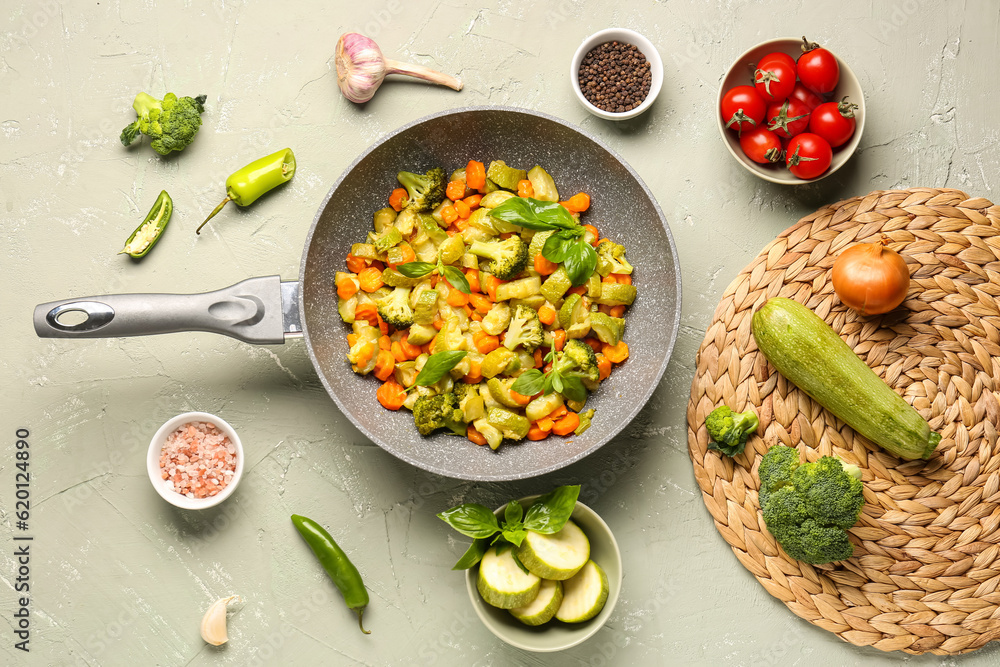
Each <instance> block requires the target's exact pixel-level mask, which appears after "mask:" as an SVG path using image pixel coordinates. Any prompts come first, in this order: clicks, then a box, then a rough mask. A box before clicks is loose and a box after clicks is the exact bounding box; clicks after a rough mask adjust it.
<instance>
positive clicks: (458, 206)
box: [455, 199, 472, 220]
mask: <svg viewBox="0 0 1000 667" xmlns="http://www.w3.org/2000/svg"><path fill="white" fill-rule="evenodd" d="M455 211H456V212H457V213H458V219H459V220H468V218H469V216H470V215H471V214H472V209H471V208H469V205H468V204H466V203H465V202H464V201H462V200H461V199H459V200H458V201H456V202H455Z"/></svg>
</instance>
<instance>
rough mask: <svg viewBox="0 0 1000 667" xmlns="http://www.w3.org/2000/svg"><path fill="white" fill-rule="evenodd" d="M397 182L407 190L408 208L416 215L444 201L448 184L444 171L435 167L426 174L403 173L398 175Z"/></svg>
mask: <svg viewBox="0 0 1000 667" xmlns="http://www.w3.org/2000/svg"><path fill="white" fill-rule="evenodd" d="M396 180H398V181H399V184H400V185H402V186H403V187H404V188H406V194H407V202H406V208H408V209H410V210H411V211H413V212H414V213H426V212H427V211H430V210H431V209H433V208H434V207H435V206H437V205H438V204H440V203H441V202H442V201H443V200H444V191H445V188H446V187H447V185H448V183H447V182H446V180H445V175H444V170H442V169H441V168H439V167H435V168H433V169H431V170H430V171H428V172H427V173H426V174H414V173H413V172H410V171H401V172H399V173H398V174H396Z"/></svg>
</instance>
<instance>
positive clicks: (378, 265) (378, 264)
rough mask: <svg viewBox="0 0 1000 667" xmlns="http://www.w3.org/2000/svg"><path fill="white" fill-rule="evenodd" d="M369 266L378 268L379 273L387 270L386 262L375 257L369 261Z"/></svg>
mask: <svg viewBox="0 0 1000 667" xmlns="http://www.w3.org/2000/svg"><path fill="white" fill-rule="evenodd" d="M368 266H370V267H372V268H373V269H378V272H379V273H382V271H384V270H385V264H383V263H382V262H380V261H379V260H377V259H373V260H371V261H370V262H368Z"/></svg>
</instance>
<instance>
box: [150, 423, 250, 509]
mask: <svg viewBox="0 0 1000 667" xmlns="http://www.w3.org/2000/svg"><path fill="white" fill-rule="evenodd" d="M146 470H147V471H148V472H149V480H150V481H151V482H152V483H153V488H154V489H156V492H157V493H159V494H160V496H162V497H163V499H164V500H166V501H167V502H168V503H170V504H171V505H175V506H177V507H180V508H182V509H188V510H201V509H206V508H208V507H213V506H215V505H218V504H219V503H221V502H222V501H223V500H225V499H226V498H228V497H229V496H231V495H232V493H233V491H235V490H236V485H237V484H239V481H240V478H241V477H242V476H243V444H242V443H241V442H240V437H239V436H238V435H236V431H235V430H234V429H233V427H232V426H230V425H229V424H228V423H227V422H226V421H225V420H224V419H220V418H219V417H216V416H215V415H212V414H209V413H207V412H185V413H184V414H182V415H177V416H176V417H174V418H173V419H171V420H169V421H168V422H167V423H166V424H164V425H163V426H161V427H160V428H159V430H158V431H157V432H156V435H154V436H153V440H152V442H150V443H149V453H148V454H147V456H146Z"/></svg>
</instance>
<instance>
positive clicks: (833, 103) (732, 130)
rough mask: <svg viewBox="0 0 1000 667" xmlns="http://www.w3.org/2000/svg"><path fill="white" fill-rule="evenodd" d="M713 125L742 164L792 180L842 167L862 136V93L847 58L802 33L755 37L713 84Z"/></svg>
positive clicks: (778, 180) (774, 177)
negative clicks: (754, 42) (715, 97)
mask: <svg viewBox="0 0 1000 667" xmlns="http://www.w3.org/2000/svg"><path fill="white" fill-rule="evenodd" d="M716 109H717V114H716V116H717V118H718V121H719V132H720V133H721V134H722V139H723V141H724V142H725V144H726V146H727V147H728V148H729V152H730V153H732V154H733V157H734V158H736V160H737V161H738V162H739V163H740V164H742V165H743V166H744V167H746V169H747V170H748V171H750V172H752V173H753V174H755V175H757V176H760V177H761V178H763V179H765V180H767V181H771V182H772V183H781V184H786V185H797V184H801V183H808V182H810V181H816V180H819V179H821V178H825V177H826V176H829V175H830V174H832V173H833V172H835V171H837V170H838V169H840V168H841V167H842V166H843V165H844V163H845V162H847V160H848V159H850V157H851V155H852V154H853V153H854V151H855V149H856V148H857V147H858V143H859V142H860V141H861V132H862V130H863V129H864V125H865V98H864V94H863V93H862V91H861V84H860V83H858V79H857V77H856V76H854V72H852V71H851V68H850V67H848V65H847V64H846V63H845V62H844V61H843V60H841V59H840V58H838V57H837V56H836V55H835V54H834V53H833V52H831V51H830V50H828V49H824V48H822V47H820V46H819V45H817V44H815V43H812V42H809V41H808V40H806V39H805V38H802V39H801V40H797V39H791V38H782V39H772V40H768V41H766V42H761V43H760V44H758V45H757V46H755V47H753V48H752V49H750V50H748V51H747V52H746V53H744V54H743V55H742V56H740V57H739V59H737V61H736V62H735V63H734V64H733V66H732V67H730V68H729V71H728V72H727V73H726V76H725V78H724V79H723V80H722V84H721V85H720V86H719V97H718V102H717V105H716Z"/></svg>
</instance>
